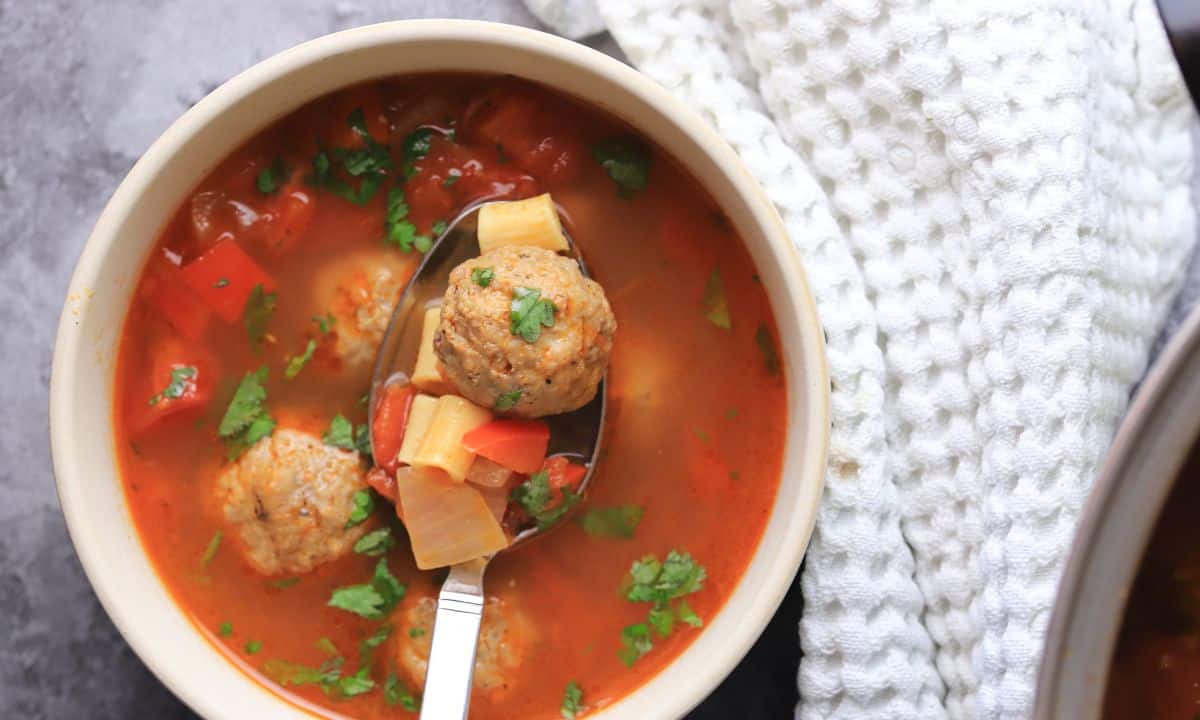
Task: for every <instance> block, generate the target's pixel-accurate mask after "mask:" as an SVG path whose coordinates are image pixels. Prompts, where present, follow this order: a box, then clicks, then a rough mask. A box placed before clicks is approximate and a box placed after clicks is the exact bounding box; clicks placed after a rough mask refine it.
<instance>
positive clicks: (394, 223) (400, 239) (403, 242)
mask: <svg viewBox="0 0 1200 720" xmlns="http://www.w3.org/2000/svg"><path fill="white" fill-rule="evenodd" d="M407 218H408V203H407V202H406V201H405V199H404V189H403V188H399V187H394V188H392V189H391V190H388V198H387V216H386V218H385V220H384V228H385V229H386V230H387V238H386V242H387V243H388V244H390V245H395V246H396V247H397V248H399V249H400V250H402V251H403V252H412V249H413V241H414V240H416V237H417V226H416V225H413V224H412V222H410V221H409V220H408V219H407Z"/></svg>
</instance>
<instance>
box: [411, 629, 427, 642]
mask: <svg viewBox="0 0 1200 720" xmlns="http://www.w3.org/2000/svg"><path fill="white" fill-rule="evenodd" d="M424 635H425V628H422V627H415V628H409V630H408V636H409V637H410V638H412V639H414V640H416V639H417V638H419V637H423V636H424Z"/></svg>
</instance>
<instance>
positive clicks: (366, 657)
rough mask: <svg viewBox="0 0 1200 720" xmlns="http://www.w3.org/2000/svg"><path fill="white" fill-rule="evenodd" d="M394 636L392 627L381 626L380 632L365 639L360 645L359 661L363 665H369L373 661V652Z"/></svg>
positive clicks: (377, 631)
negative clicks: (389, 637)
mask: <svg viewBox="0 0 1200 720" xmlns="http://www.w3.org/2000/svg"><path fill="white" fill-rule="evenodd" d="M391 634H392V626H391V625H381V626H380V628H379V629H378V630H376V631H375V632H373V633H371V634H370V635H368V636H367V637H365V638H363V640H362V642H360V643H359V644H358V656H359V661H360V663H361V664H363V665H369V664H370V661H371V652H372V651H373V650H374V649H375V648H377V647H379V646H380V645H382V644H383V642H384V641H385V640H387V639H388V636H390V635H391Z"/></svg>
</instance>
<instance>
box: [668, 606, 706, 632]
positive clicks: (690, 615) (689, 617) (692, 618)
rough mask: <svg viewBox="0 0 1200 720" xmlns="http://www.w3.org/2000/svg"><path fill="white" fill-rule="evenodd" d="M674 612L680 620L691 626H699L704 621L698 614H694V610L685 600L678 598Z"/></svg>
mask: <svg viewBox="0 0 1200 720" xmlns="http://www.w3.org/2000/svg"><path fill="white" fill-rule="evenodd" d="M675 614H676V616H678V618H679V619H680V620H681V621H682V622H684V623H686V624H688V625H691V626H692V627H700V626H702V625H703V624H704V621H703V620H701V619H700V616H699V615H697V614H696V611H695V610H693V609H692V607H691V606H690V605H688V604H687V601H686V600H680V601H679V603H678V604H677V605H676V606H675Z"/></svg>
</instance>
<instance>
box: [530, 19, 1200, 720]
mask: <svg viewBox="0 0 1200 720" xmlns="http://www.w3.org/2000/svg"><path fill="white" fill-rule="evenodd" d="M527 4H528V5H529V6H530V9H531V10H533V11H534V12H535V14H538V15H539V16H540V17H542V18H543V19H545V20H546V21H547V22H554V21H555V20H554V18H555V15H554V14H553V13H554V12H557V13H559V14H558V16H557V17H559V18H562V17H570V18H573V22H574V25H575V27H573V28H571V30H572V31H573V32H574V33H584V32H588V31H598V30H601V29H603V28H601V27H600V26H599V25H598V24H596V23H595V22H588V21H587V20H586V16H583V15H580V13H579V12H578V11H577V12H571V11H569V10H568V9H566V8H565V6H564V5H563V0H527ZM571 4H573V5H577V6H579V5H584V6H586V4H585V3H582V4H581V3H580V2H579V0H572V3H571ZM596 5H597V8H598V10H599V11H600V12H599V17H600V18H602V20H603V23H604V25H605V26H607V29H608V30H610V31H611V32H612V34H613V36H614V37H615V38H616V40H617V42H618V43H619V44H620V46H621V48H622V49H623V50H624V51H625V53H626V54H627V55H628V57H629V58H630V60H631V61H632V62H633V63H634V65H636V66H637V67H638V68H640V69H641V70H642V71H644V72H645V73H647V74H648V75H649V76H651V77H653V78H654V79H656V80H658V81H659V82H660V83H662V84H663V85H665V86H666V87H667V88H669V89H670V90H672V91H673V92H674V93H675V94H676V95H677V96H678V97H680V98H682V99H683V100H684V101H686V102H687V103H688V104H690V105H691V106H693V107H694V108H696V109H698V110H699V111H700V112H701V113H703V115H704V116H705V117H706V118H707V119H708V120H709V121H710V122H711V123H712V124H713V125H714V126H715V127H716V128H717V130H718V131H719V132H720V133H721V134H722V135H723V136H724V137H725V138H726V139H727V140H728V141H729V142H730V144H731V145H732V146H733V147H734V148H735V149H736V150H737V151H738V153H739V154H740V155H741V157H742V159H743V160H744V161H745V163H746V165H747V166H748V167H749V168H750V170H751V171H752V172H753V173H754V174H755V175H756V176H757V178H758V180H759V181H760V182H761V183H762V185H763V186H764V187H765V188H766V189H767V192H768V194H769V195H770V197H771V199H772V200H773V201H774V202H775V204H776V205H777V206H778V208H779V211H780V213H781V214H782V216H783V218H784V221H785V222H786V223H787V226H788V229H789V231H790V233H791V236H792V239H793V240H794V241H795V243H796V245H797V246H798V247H799V249H800V251H801V255H802V257H803V259H804V262H805V265H806V269H807V271H808V277H809V281H810V282H811V283H812V286H813V290H814V292H815V294H816V297H817V302H818V305H819V309H820V313H821V320H822V322H823V324H824V326H825V330H826V332H827V335H828V345H829V350H828V352H829V369H830V374H831V376H832V380H833V403H832V407H833V434H832V437H831V448H830V450H831V452H830V461H829V470H828V475H827V482H828V487H827V490H826V492H825V496H824V499H823V501H822V506H821V512H820V515H819V519H818V523H817V529H816V532H815V534H814V535H813V540H812V545H811V546H810V548H809V551H808V564H807V569H806V571H805V573H804V576H803V578H802V580H801V583H802V589H803V593H804V601H805V611H804V619H803V621H802V622H801V624H800V642H801V645H802V648H803V651H804V659H803V660H802V662H801V666H800V671H799V686H800V694H801V700H800V705H799V706H798V708H797V711H796V715H797V717H798V718H827V717H829V718H856V719H858V718H881V719H886V720H893V719H896V718H937V717H951V718H1024V717H1027V716H1028V715H1029V714H1030V711H1031V707H1032V703H1033V693H1034V681H1035V675H1036V671H1037V662H1038V658H1039V655H1040V652H1041V646H1042V640H1043V635H1044V632H1045V627H1046V623H1047V620H1048V618H1049V614H1050V610H1051V608H1052V606H1053V601H1054V594H1055V589H1056V585H1057V582H1058V578H1059V575H1060V573H1061V570H1062V567H1063V563H1064V561H1065V559H1066V551H1067V548H1068V546H1069V543H1070V541H1071V537H1072V533H1073V532H1074V529H1075V525H1076V520H1077V518H1078V514H1079V511H1080V507H1081V505H1082V503H1083V501H1084V498H1085V496H1086V494H1087V491H1088V488H1089V487H1090V485H1091V482H1092V479H1093V478H1094V476H1095V474H1096V471H1097V468H1098V465H1099V463H1100V461H1101V458H1102V456H1103V454H1104V451H1105V449H1106V448H1107V446H1108V444H1109V441H1110V439H1111V437H1112V434H1113V431H1114V429H1115V427H1116V424H1117V422H1118V421H1119V419H1120V418H1121V416H1122V414H1123V412H1124V410H1125V407H1126V403H1127V397H1128V392H1129V389H1130V387H1131V385H1132V384H1133V383H1134V382H1136V381H1137V380H1138V378H1139V377H1140V376H1141V374H1142V372H1143V370H1144V366H1145V364H1146V358H1147V353H1148V350H1149V347H1150V344H1151V342H1152V340H1153V339H1154V336H1155V333H1156V330H1157V329H1158V328H1159V327H1160V325H1161V323H1162V321H1163V318H1164V315H1165V313H1166V311H1167V309H1168V306H1169V304H1170V300H1171V298H1172V296H1173V294H1174V292H1175V290H1176V288H1177V285H1178V282H1179V279H1180V277H1181V275H1182V271H1183V268H1184V265H1185V263H1186V261H1187V258H1188V255H1189V253H1190V252H1191V248H1192V243H1193V237H1194V227H1193V226H1194V214H1193V208H1192V204H1191V198H1190V195H1189V182H1190V179H1191V173H1192V167H1191V162H1192V161H1191V158H1192V148H1191V139H1190V137H1189V123H1190V122H1191V109H1190V104H1189V102H1188V98H1187V95H1186V91H1185V90H1184V87H1183V85H1182V82H1181V80H1180V78H1179V76H1178V70H1177V68H1176V66H1175V63H1174V61H1173V60H1172V58H1171V55H1170V51H1169V49H1168V46H1167V44H1166V39H1165V36H1164V34H1163V31H1162V28H1161V26H1160V23H1159V20H1158V17H1157V14H1156V12H1155V9H1154V3H1153V0H1006V1H1004V2H995V1H989V0H732V1H727V0H597V2H596ZM584 12H587V11H586V10H585V11H584ZM581 18H583V19H581Z"/></svg>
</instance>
